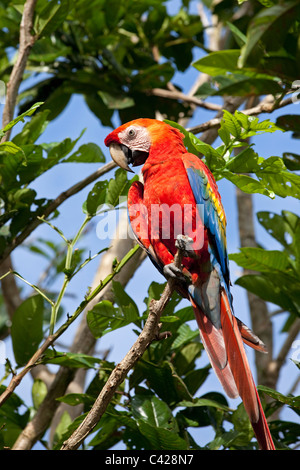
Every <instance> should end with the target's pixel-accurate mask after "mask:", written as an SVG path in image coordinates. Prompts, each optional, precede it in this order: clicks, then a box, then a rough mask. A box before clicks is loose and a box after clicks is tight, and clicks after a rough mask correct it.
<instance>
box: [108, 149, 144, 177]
mask: <svg viewBox="0 0 300 470" xmlns="http://www.w3.org/2000/svg"><path fill="white" fill-rule="evenodd" d="M109 152H110V154H111V158H112V159H113V160H114V162H115V163H116V164H117V165H119V166H120V167H121V168H124V170H126V171H130V172H131V173H133V171H132V170H131V168H129V166H128V165H129V164H132V166H139V165H142V164H143V163H144V162H145V161H146V159H147V158H148V155H149V154H148V153H147V152H142V151H141V150H131V149H130V148H129V147H126V145H122V144H117V143H116V142H112V143H111V144H110V146H109Z"/></svg>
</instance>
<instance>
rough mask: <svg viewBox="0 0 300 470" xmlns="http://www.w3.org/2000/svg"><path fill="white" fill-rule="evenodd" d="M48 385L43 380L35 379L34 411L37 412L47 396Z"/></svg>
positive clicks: (33, 393)
mask: <svg viewBox="0 0 300 470" xmlns="http://www.w3.org/2000/svg"><path fill="white" fill-rule="evenodd" d="M47 392H48V389H47V385H46V384H45V382H43V380H41V379H35V380H34V382H33V385H32V389H31V395H32V401H33V406H34V409H35V410H37V409H38V408H39V406H40V404H41V403H42V402H43V400H44V398H45V396H46V395H47Z"/></svg>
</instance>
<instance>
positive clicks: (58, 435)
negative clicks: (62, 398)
mask: <svg viewBox="0 0 300 470" xmlns="http://www.w3.org/2000/svg"><path fill="white" fill-rule="evenodd" d="M72 421H73V420H72V418H71V416H70V415H69V413H68V412H67V411H64V412H63V413H62V415H61V417H60V420H59V423H58V425H57V426H56V429H55V433H54V436H53V443H52V445H53V446H55V445H56V443H57V442H59V441H60V440H61V439H63V436H64V434H65V432H66V431H67V430H68V428H69V426H70V425H71V424H72Z"/></svg>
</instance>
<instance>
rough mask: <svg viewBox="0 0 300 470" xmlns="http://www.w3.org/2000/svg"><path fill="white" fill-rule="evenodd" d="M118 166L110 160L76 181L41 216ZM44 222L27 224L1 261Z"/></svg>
mask: <svg viewBox="0 0 300 470" xmlns="http://www.w3.org/2000/svg"><path fill="white" fill-rule="evenodd" d="M115 167H116V164H115V163H114V162H109V163H106V165H103V166H102V167H100V168H99V169H98V170H96V171H95V172H94V173H92V174H91V175H89V176H87V177H86V178H84V179H83V180H81V181H79V182H78V183H75V184H74V185H73V186H71V187H70V188H69V189H67V190H66V191H63V192H62V193H61V194H59V195H58V196H57V197H56V198H55V199H53V201H50V202H49V204H48V205H47V206H46V207H45V209H44V211H43V213H41V214H40V217H44V218H47V217H48V216H49V215H50V214H52V213H53V212H54V211H55V210H56V209H57V208H58V207H59V206H60V205H61V204H62V203H63V202H65V201H66V200H67V199H68V198H70V197H71V196H74V194H77V193H79V192H80V191H81V190H82V189H83V188H85V187H86V186H88V185H89V184H90V183H92V182H93V181H95V180H97V179H98V178H100V177H101V176H103V175H105V174H106V173H108V172H109V171H110V170H112V169H113V168H115ZM41 223H42V221H41V220H39V219H38V218H36V219H34V220H33V221H32V222H31V223H30V224H28V225H27V226H26V228H25V229H24V230H23V232H21V233H20V235H18V236H17V237H15V238H14V239H13V241H12V243H11V244H10V245H9V246H8V247H7V248H6V249H5V250H4V252H3V254H2V255H1V257H0V263H2V262H3V260H5V259H6V258H7V256H9V255H10V253H11V252H12V251H13V250H14V249H15V248H17V246H19V245H21V243H23V241H24V240H25V239H26V238H27V237H29V235H30V234H31V233H32V232H33V231H34V230H35V229H36V228H37V227H38V226H39V225H40V224H41Z"/></svg>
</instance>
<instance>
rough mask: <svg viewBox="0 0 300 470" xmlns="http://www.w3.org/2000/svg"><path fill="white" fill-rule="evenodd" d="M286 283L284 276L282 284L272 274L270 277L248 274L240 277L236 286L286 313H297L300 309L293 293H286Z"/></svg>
mask: <svg viewBox="0 0 300 470" xmlns="http://www.w3.org/2000/svg"><path fill="white" fill-rule="evenodd" d="M274 281H275V282H274ZM286 282H287V280H286V278H285V277H284V276H282V278H281V282H280V281H279V283H277V282H276V279H275V278H274V276H273V275H272V273H270V275H266V274H247V275H244V276H242V277H239V278H238V279H237V280H236V281H235V284H236V285H238V286H241V287H243V288H244V289H247V290H248V291H249V292H252V293H253V294H255V295H257V296H258V297H260V298H261V299H263V300H264V301H266V302H270V303H272V304H275V305H279V306H280V307H281V308H283V310H284V311H287V312H295V313H297V312H298V308H297V305H295V302H294V300H293V296H292V292H286V289H284V288H283V286H284V285H285V284H286Z"/></svg>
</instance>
